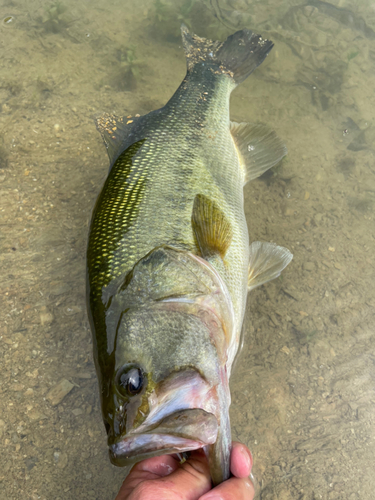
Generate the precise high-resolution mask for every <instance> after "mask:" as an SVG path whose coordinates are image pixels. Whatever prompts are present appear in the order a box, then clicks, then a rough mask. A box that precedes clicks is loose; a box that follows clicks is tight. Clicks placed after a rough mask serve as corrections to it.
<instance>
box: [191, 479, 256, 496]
mask: <svg viewBox="0 0 375 500" xmlns="http://www.w3.org/2000/svg"><path fill="white" fill-rule="evenodd" d="M253 498H254V486H253V483H252V482H251V481H250V479H249V478H242V479H239V478H237V477H231V478H230V479H228V481H224V482H223V483H221V484H219V486H216V487H215V488H214V489H213V490H211V491H209V492H208V493H207V494H206V495H203V496H202V497H200V499H199V500H224V499H225V500H253Z"/></svg>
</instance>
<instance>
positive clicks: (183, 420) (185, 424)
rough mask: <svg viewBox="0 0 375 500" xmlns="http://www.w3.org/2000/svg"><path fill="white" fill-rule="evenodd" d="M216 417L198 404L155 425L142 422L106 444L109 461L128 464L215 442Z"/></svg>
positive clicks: (123, 464)
mask: <svg viewBox="0 0 375 500" xmlns="http://www.w3.org/2000/svg"><path fill="white" fill-rule="evenodd" d="M217 434H218V421H217V419H216V417H215V415H214V414H212V413H208V412H206V411H205V410H202V409H200V408H194V409H186V410H179V411H176V412H174V413H172V414H170V415H168V416H167V417H165V418H163V419H162V420H161V421H160V422H158V423H157V424H156V425H155V424H154V425H151V426H147V425H145V424H142V425H141V426H140V427H139V428H137V429H135V430H132V431H131V432H130V433H128V435H125V436H120V437H118V438H117V439H116V441H115V442H114V443H112V444H111V443H108V444H109V457H110V460H111V462H112V464H114V465H117V466H119V467H123V466H125V465H131V464H134V463H135V462H138V461H140V460H144V459H145V458H150V457H153V456H157V455H164V454H172V453H182V452H186V451H191V450H196V449H198V448H203V447H204V446H207V445H210V444H213V443H215V441H216V438H217Z"/></svg>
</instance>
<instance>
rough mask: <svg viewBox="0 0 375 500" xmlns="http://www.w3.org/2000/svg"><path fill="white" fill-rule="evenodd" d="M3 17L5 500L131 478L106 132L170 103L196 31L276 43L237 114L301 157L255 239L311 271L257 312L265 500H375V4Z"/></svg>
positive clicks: (255, 418)
mask: <svg viewBox="0 0 375 500" xmlns="http://www.w3.org/2000/svg"><path fill="white" fill-rule="evenodd" d="M332 6H334V7H332ZM336 7H339V9H337V8H336ZM340 9H341V10H340ZM215 14H216V16H215ZM0 19H1V20H2V21H1V24H0V33H1V37H0V44H1V49H2V50H1V54H2V57H1V60H0V76H1V80H0V81H1V84H0V106H1V108H0V130H1V139H0V215H1V222H0V231H1V232H0V266H1V275H2V277H1V284H0V290H1V298H2V301H1V309H0V318H1V320H0V360H1V361H0V395H1V397H0V450H1V453H0V498H1V499H3V498H4V499H5V498H6V499H17V500H19V499H30V500H36V499H42V500H50V499H56V500H57V499H61V500H62V499H64V500H69V499H80V500H84V499H90V500H92V499H101V500H111V499H113V498H114V496H115V493H116V492H117V491H118V488H119V486H120V484H121V481H122V480H123V478H124V470H122V469H116V468H115V467H113V466H111V465H110V463H109V460H108V456H107V449H106V437H105V431H104V426H103V424H102V421H101V416H100V409H99V399H98V389H97V383H96V376H95V371H94V366H93V360H92V352H91V350H92V343H91V334H90V331H89V327H88V321H87V317H86V310H85V308H86V305H85V278H86V275H85V249H86V241H87V234H88V222H89V219H90V214H91V210H92V207H93V204H94V202H95V199H96V197H97V195H98V193H99V191H100V188H101V185H102V183H103V180H104V178H105V176H106V173H107V169H108V160H107V157H106V152H105V148H104V147H103V145H102V143H101V139H100V136H99V134H98V133H97V132H96V130H95V126H94V122H93V118H94V117H95V116H97V115H99V114H101V113H102V112H104V111H107V112H114V113H116V114H118V115H127V114H136V113H140V114H144V113H147V112H149V111H151V110H153V109H156V108H159V107H161V106H162V105H163V104H164V103H165V102H166V101H167V100H168V99H169V97H170V96H171V95H172V93H173V92H174V90H175V89H176V88H177V86H178V85H179V83H180V81H181V80H182V78H183V76H184V74H185V59H184V54H183V50H182V48H181V42H180V39H179V25H180V24H181V22H182V21H184V22H185V23H186V24H187V25H188V26H191V28H192V29H193V31H195V32H196V33H198V34H199V35H202V36H209V37H211V38H220V39H224V38H225V36H227V35H228V34H230V33H231V32H233V31H235V29H237V28H240V27H244V26H246V27H251V28H252V29H253V30H255V31H258V32H260V33H262V34H263V35H264V36H265V37H268V38H271V39H272V40H273V41H274V42H275V47H274V49H273V50H272V52H271V54H270V55H269V57H268V58H267V59H266V61H265V62H264V63H263V64H262V66H261V67H260V68H258V69H257V71H256V72H255V73H254V74H253V75H252V76H251V77H250V78H249V79H248V80H247V81H246V82H244V83H243V84H241V85H240V86H239V87H238V89H236V91H235V92H234V93H233V96H232V100H231V115H232V118H233V119H234V120H236V121H250V122H261V123H266V124H268V125H269V126H271V127H272V128H274V129H275V130H276V131H277V133H278V134H279V135H280V137H282V138H283V139H284V140H285V142H286V144H287V145H288V149H289V154H288V156H287V157H286V159H285V160H284V161H283V163H282V165H281V166H279V167H277V168H276V169H274V171H273V172H272V173H271V174H268V175H265V176H264V177H263V178H261V179H258V180H256V181H253V182H252V183H250V184H249V185H247V186H246V188H245V198H246V206H245V207H246V214H247V219H248V223H249V230H250V238H251V240H265V241H274V242H277V243H278V244H280V245H283V246H286V247H287V248H289V249H290V250H291V251H292V252H293V253H294V260H293V261H292V264H291V265H290V266H288V268H287V269H286V270H285V271H284V273H283V276H282V277H281V278H280V279H278V280H277V281H275V282H272V283H269V284H267V285H265V286H263V287H261V288H260V289H257V290H256V291H254V292H252V294H251V296H250V298H249V301H248V308H249V311H248V315H247V322H246V338H245V344H244V348H243V351H242V355H241V357H240V359H239V362H238V364H237V369H236V371H235V374H234V375H233V378H232V381H231V387H232V396H233V403H232V416H231V418H232V427H233V433H234V437H236V438H237V439H240V440H242V441H243V442H245V443H246V444H247V445H248V446H249V447H250V448H251V449H252V451H253V454H254V459H255V465H254V474H255V476H256V478H257V480H258V482H259V495H260V498H261V499H262V500H266V499H267V500H268V499H269V500H271V499H272V500H273V499H278V500H287V499H292V500H294V499H296V500H297V499H309V500H310V499H311V500H313V499H314V500H315V499H344V498H345V499H350V500H352V499H361V500H367V499H368V500H370V499H371V500H372V499H373V498H374V493H373V491H374V489H375V478H374V477H375V476H374V473H373V472H374V470H375V425H374V424H375V338H374V325H375V322H374V307H375V293H374V286H373V282H374V269H375V265H374V264H375V263H374V252H373V248H374V221H373V219H374V215H373V213H374V202H375V152H374V151H375V140H374V139H375V120H374V117H375V96H374V81H375V80H374V78H375V71H374V63H375V40H374V37H373V36H372V34H371V33H374V31H375V6H374V3H373V2H371V1H370V0H361V1H359V2H356V3H355V4H353V3H352V2H349V1H348V0H341V1H339V2H337V1H335V0H332V4H331V6H330V5H328V4H325V3H323V2H317V1H312V2H309V5H305V4H301V3H298V1H290V0H288V1H287V2H278V1H276V0H263V1H261V2H259V1H256V2H253V3H252V4H251V3H250V0H213V1H212V2H210V1H208V0H207V1H205V2H198V1H196V2H194V1H191V0H183V1H182V0H180V1H179V2H172V0H170V1H167V0H165V1H163V0H161V1H160V2H156V1H154V0H140V1H138V2H130V1H129V0H127V1H121V2H120V1H118V0H111V1H107V2H103V1H90V2H88V1H82V2H80V3H77V2H73V1H72V0H67V1H61V2H57V3H56V2H54V3H48V2H46V1H44V2H43V1H34V0H28V1H27V2H26V1H25V0H19V1H17V2H2V4H1V6H0ZM61 379H66V380H68V381H69V383H67V382H66V384H67V385H66V388H67V389H66V390H68V389H70V392H68V393H67V394H66V395H65V397H63V398H62V399H61V401H60V402H58V401H59V399H60V398H59V397H56V398H55V399H53V398H52V397H51V393H50V392H49V391H50V390H51V388H53V387H54V386H55V385H56V384H57V383H58V382H59V381H60V380H61ZM52 403H56V404H55V405H53V404H52Z"/></svg>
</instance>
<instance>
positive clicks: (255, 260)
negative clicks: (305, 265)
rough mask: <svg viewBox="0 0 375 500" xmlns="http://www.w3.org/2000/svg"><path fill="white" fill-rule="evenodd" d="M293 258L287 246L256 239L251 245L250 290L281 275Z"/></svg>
mask: <svg viewBox="0 0 375 500" xmlns="http://www.w3.org/2000/svg"><path fill="white" fill-rule="evenodd" d="M292 259H293V255H292V254H291V253H290V252H289V250H288V249H287V248H284V247H279V246H278V245H275V243H263V242H262V241H254V243H252V244H251V245H250V258H249V281H248V290H249V291H250V290H253V288H256V287H257V286H260V285H263V284H264V283H267V281H271V280H273V279H275V278H277V277H278V276H280V273H281V271H282V270H283V269H284V268H285V267H286V266H287V265H288V264H289V262H290V261H291V260H292Z"/></svg>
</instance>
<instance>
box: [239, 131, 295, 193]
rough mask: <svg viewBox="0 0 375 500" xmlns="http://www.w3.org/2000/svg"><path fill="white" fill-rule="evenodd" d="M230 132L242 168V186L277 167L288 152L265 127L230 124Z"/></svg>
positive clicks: (277, 138) (274, 134) (272, 132)
mask: <svg viewBox="0 0 375 500" xmlns="http://www.w3.org/2000/svg"><path fill="white" fill-rule="evenodd" d="M230 132H231V134H232V137H233V140H234V142H235V144H236V147H237V150H238V153H239V156H240V162H241V166H242V167H243V168H244V177H245V178H244V184H246V183H247V182H249V181H251V180H253V179H256V178H257V177H259V176H261V175H262V174H264V172H266V171H267V170H268V169H269V168H271V167H274V166H275V165H277V164H278V163H279V161H280V160H281V159H282V158H283V157H284V156H285V155H286V154H287V152H288V150H287V148H286V146H285V144H284V143H283V141H282V140H281V139H280V138H279V137H278V136H277V135H276V133H275V132H274V131H273V130H271V129H270V128H268V127H266V126H265V125H255V124H252V123H236V122H231V123H230Z"/></svg>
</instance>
